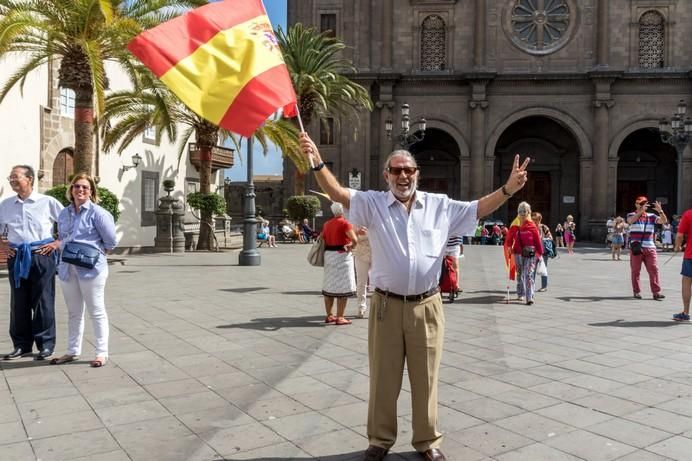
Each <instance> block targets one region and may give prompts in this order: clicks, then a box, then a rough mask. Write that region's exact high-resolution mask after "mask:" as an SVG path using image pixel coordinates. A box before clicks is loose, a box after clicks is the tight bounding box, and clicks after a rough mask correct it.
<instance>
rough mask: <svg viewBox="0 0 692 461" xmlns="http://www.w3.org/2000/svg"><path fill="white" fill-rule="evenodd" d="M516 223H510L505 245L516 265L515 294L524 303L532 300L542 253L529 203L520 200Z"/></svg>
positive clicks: (541, 245)
mask: <svg viewBox="0 0 692 461" xmlns="http://www.w3.org/2000/svg"><path fill="white" fill-rule="evenodd" d="M517 219H518V220H519V222H518V225H512V227H511V228H510V229H509V234H508V235H507V245H508V246H509V248H511V249H512V253H513V254H514V259H515V261H516V266H517V296H518V298H519V300H520V301H524V299H526V304H527V305H529V306H530V305H531V304H533V302H534V293H535V285H536V264H537V263H538V260H539V259H541V257H542V255H543V244H542V242H541V236H540V234H539V233H538V227H536V224H534V223H533V221H531V205H529V204H528V203H526V202H521V203H520V204H519V206H518V208H517Z"/></svg>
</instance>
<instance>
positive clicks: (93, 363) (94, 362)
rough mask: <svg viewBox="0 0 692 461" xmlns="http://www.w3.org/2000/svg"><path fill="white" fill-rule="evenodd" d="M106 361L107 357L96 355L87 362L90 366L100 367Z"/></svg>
mask: <svg viewBox="0 0 692 461" xmlns="http://www.w3.org/2000/svg"><path fill="white" fill-rule="evenodd" d="M106 362H108V357H96V358H95V359H94V360H92V361H91V362H89V365H91V368H101V367H102V366H104V365H105V364H106Z"/></svg>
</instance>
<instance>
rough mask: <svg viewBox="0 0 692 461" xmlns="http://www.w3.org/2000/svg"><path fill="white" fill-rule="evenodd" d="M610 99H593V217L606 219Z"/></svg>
mask: <svg viewBox="0 0 692 461" xmlns="http://www.w3.org/2000/svg"><path fill="white" fill-rule="evenodd" d="M613 105H614V102H613V101H612V100H605V101H604V100H595V101H594V108H595V109H594V149H593V167H594V172H593V213H592V215H591V216H592V218H593V219H597V220H600V219H603V220H606V219H608V216H607V214H608V139H609V129H608V125H609V123H610V117H609V114H608V109H609V108H611V107H613Z"/></svg>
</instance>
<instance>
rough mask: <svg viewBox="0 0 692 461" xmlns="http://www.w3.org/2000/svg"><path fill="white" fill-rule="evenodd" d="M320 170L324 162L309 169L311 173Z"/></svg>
mask: <svg viewBox="0 0 692 461" xmlns="http://www.w3.org/2000/svg"><path fill="white" fill-rule="evenodd" d="M322 168H324V162H320V163H318V164H317V165H315V166H313V167H312V168H311V169H312V171H320V170H321V169H322Z"/></svg>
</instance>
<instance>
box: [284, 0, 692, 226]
mask: <svg viewBox="0 0 692 461" xmlns="http://www.w3.org/2000/svg"><path fill="white" fill-rule="evenodd" d="M288 22H289V25H291V24H295V23H303V24H305V25H310V26H313V27H315V28H316V29H318V30H320V31H325V32H327V33H330V34H334V35H335V36H337V37H338V38H340V39H341V40H343V41H344V42H345V43H346V44H347V45H348V46H349V48H348V49H347V50H346V52H345V57H346V58H348V59H350V60H352V61H353V64H354V66H355V68H356V69H357V73H355V74H354V75H352V78H353V79H354V80H356V81H358V82H359V83H360V84H362V85H363V86H365V87H366V88H368V89H369V91H370V94H371V98H372V100H373V102H374V105H375V109H374V110H373V111H372V112H367V113H363V114H362V115H361V117H360V118H359V119H358V120H351V121H349V120H342V121H340V122H339V121H336V123H334V121H332V120H327V121H326V123H322V124H319V123H315V124H314V126H312V127H310V129H309V131H310V132H311V134H312V135H313V138H314V139H316V141H319V147H320V150H321V152H322V156H323V157H324V158H325V161H328V162H329V163H328V165H329V166H330V167H331V168H332V171H333V172H334V174H335V175H336V176H337V177H338V178H339V179H340V180H341V181H342V183H344V184H351V185H352V186H353V187H360V188H363V189H366V188H371V189H383V188H384V187H385V184H384V180H383V176H382V170H383V162H384V160H385V158H386V156H387V155H388V154H389V153H390V152H391V151H392V150H393V149H395V148H398V147H399V146H400V145H403V146H404V147H406V148H408V149H409V150H410V151H411V152H412V153H413V154H414V155H415V157H416V160H417V162H418V164H419V166H420V168H421V178H420V188H421V189H422V190H426V191H431V192H442V193H446V194H448V195H449V196H451V197H453V198H457V199H463V200H465V199H473V198H478V197H480V196H482V195H484V194H487V193H489V192H491V191H493V190H494V189H497V188H499V187H500V186H501V185H502V184H503V183H504V181H505V180H506V177H507V176H508V174H509V171H510V168H511V166H512V161H513V158H514V155H515V154H517V153H518V154H520V155H521V156H522V157H526V156H529V157H531V163H530V167H529V171H530V181H529V183H528V185H527V187H526V188H525V189H524V190H522V191H521V192H520V194H518V195H517V196H515V197H513V198H512V199H511V200H510V201H509V202H508V204H507V205H505V206H503V207H502V208H501V209H500V210H498V211H497V212H496V213H495V215H494V216H493V217H492V218H495V219H499V220H502V221H504V222H509V221H511V220H512V219H513V217H514V216H515V214H516V205H517V204H518V202H519V201H521V200H527V201H529V202H530V203H531V204H532V206H533V209H534V210H535V211H540V212H541V213H542V214H543V216H544V222H545V223H547V224H549V225H550V226H551V227H552V228H554V227H555V225H556V224H557V223H558V222H560V223H561V222H563V221H564V219H565V217H566V216H567V215H572V216H574V218H575V221H577V223H578V226H579V233H580V236H581V238H590V239H594V240H601V239H602V238H603V235H604V234H605V225H604V223H605V221H606V219H607V218H608V217H609V216H611V215H616V214H620V215H622V214H624V213H627V212H628V211H631V210H632V209H633V208H634V199H635V197H637V196H639V195H647V196H648V197H649V198H650V200H660V201H661V202H662V203H663V204H664V205H663V207H664V210H665V211H666V212H667V214H668V215H669V216H672V215H673V214H675V213H676V212H677V211H678V210H679V209H687V208H690V207H691V206H692V149H690V148H689V145H685V144H684V143H680V144H679V145H678V146H677V147H675V146H674V145H672V144H670V143H668V142H666V140H667V138H668V135H667V133H668V132H670V131H672V129H671V128H670V125H671V123H672V124H673V125H675V126H678V125H679V126H680V127H681V128H680V130H681V131H683V132H684V126H685V121H686V119H687V114H686V113H685V114H682V111H683V105H687V104H690V103H692V97H691V96H692V80H691V79H692V45H691V44H690V37H691V36H692V2H688V1H683V0H396V1H395V0H288ZM404 104H406V105H408V107H409V109H408V111H409V116H408V117H405V116H404V115H403V113H405V111H404V110H402V106H403V105H404ZM690 112H692V106H691V107H690ZM675 114H679V115H675ZM674 115H675V117H674ZM404 118H408V119H409V121H408V122H406V121H405V120H403V119H404ZM664 118H665V119H667V121H668V124H669V125H668V126H667V127H665V130H664V131H661V130H660V129H659V126H660V125H661V121H662V119H664ZM421 119H425V121H426V124H425V131H424V132H422V131H421V130H420V128H422V125H421V124H420V123H419V121H420V120H421ZM687 121H688V123H689V130H690V131H692V121H689V120H687ZM406 123H408V125H409V131H408V133H407V136H405V135H403V129H402V127H403V126H404V124H406ZM662 127H663V126H662ZM330 128H331V129H330ZM388 128H391V130H388ZM317 133H319V135H318V134H317ZM421 137H422V139H420V138H421ZM683 138H684V136H683ZM683 140H684V139H683ZM293 172H294V170H293V168H292V165H290V164H288V163H287V164H286V165H285V169H284V181H285V188H286V190H287V191H290V190H293V181H294V176H293ZM315 187H316V186H315V183H314V178H309V179H308V182H307V188H312V189H314V188H315Z"/></svg>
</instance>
